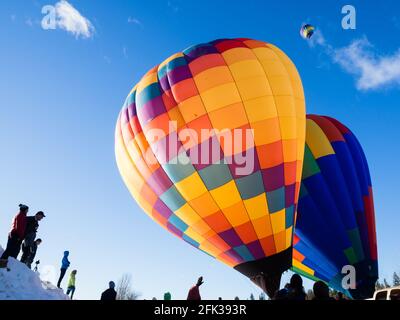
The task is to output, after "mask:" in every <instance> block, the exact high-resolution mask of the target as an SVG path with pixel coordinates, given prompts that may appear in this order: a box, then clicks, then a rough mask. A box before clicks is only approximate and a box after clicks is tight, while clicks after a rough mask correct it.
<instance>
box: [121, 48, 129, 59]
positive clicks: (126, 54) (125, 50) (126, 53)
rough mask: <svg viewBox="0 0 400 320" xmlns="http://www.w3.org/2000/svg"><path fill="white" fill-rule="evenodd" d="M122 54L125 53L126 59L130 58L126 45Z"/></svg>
mask: <svg viewBox="0 0 400 320" xmlns="http://www.w3.org/2000/svg"><path fill="white" fill-rule="evenodd" d="M122 54H123V55H124V58H125V59H128V50H127V49H126V47H123V48H122Z"/></svg>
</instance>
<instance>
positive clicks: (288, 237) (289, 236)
mask: <svg viewBox="0 0 400 320" xmlns="http://www.w3.org/2000/svg"><path fill="white" fill-rule="evenodd" d="M292 239H293V226H291V227H290V228H288V229H286V248H289V247H290V246H291V245H292Z"/></svg>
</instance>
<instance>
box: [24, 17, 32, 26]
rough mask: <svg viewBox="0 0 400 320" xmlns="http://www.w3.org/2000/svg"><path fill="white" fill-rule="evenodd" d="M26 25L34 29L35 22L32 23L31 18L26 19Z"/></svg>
mask: <svg viewBox="0 0 400 320" xmlns="http://www.w3.org/2000/svg"><path fill="white" fill-rule="evenodd" d="M25 24H26V25H28V26H30V27H33V21H32V19H31V18H28V19H26V20H25Z"/></svg>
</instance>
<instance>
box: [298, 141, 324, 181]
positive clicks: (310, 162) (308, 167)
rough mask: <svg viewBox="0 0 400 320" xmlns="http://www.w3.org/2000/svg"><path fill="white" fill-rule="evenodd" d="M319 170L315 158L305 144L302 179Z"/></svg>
mask: <svg viewBox="0 0 400 320" xmlns="http://www.w3.org/2000/svg"><path fill="white" fill-rule="evenodd" d="M319 172H320V169H319V166H318V163H317V161H316V160H315V158H314V156H313V154H312V153H311V150H310V148H309V147H308V146H307V144H306V146H305V148H304V162H303V176H302V179H306V178H308V177H311V176H313V175H315V174H317V173H319Z"/></svg>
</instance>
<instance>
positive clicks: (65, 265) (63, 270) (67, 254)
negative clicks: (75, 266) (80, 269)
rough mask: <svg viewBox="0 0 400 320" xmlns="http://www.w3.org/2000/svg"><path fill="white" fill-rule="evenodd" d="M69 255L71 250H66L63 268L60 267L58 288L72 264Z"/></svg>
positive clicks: (62, 262)
mask: <svg viewBox="0 0 400 320" xmlns="http://www.w3.org/2000/svg"><path fill="white" fill-rule="evenodd" d="M68 256H69V251H64V257H63V259H62V261H61V269H60V271H61V272H60V277H59V278H58V282H57V288H60V285H61V281H62V279H63V278H64V276H65V273H66V272H67V269H68V267H69V265H70V262H69V260H68Z"/></svg>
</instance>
